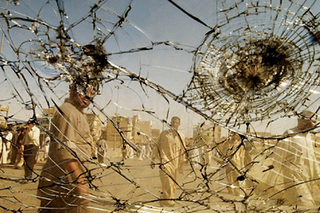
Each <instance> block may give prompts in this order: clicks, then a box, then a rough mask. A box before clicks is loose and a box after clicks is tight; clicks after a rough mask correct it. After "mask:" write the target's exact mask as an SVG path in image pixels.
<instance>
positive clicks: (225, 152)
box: [218, 132, 252, 195]
mask: <svg viewBox="0 0 320 213" xmlns="http://www.w3.org/2000/svg"><path fill="white" fill-rule="evenodd" d="M251 148H252V146H251V144H249V143H246V144H245V143H244V140H243V139H241V137H240V135H239V134H237V133H236V132H231V133H230V135H229V138H228V139H227V140H226V141H225V142H224V143H221V144H220V145H219V146H218V151H219V152H220V155H221V156H222V157H223V159H227V160H228V161H227V163H226V165H225V171H226V176H227V181H228V191H229V193H231V194H233V195H240V194H243V193H241V188H240V185H243V186H245V187H248V182H247V181H246V178H245V175H244V174H243V173H244V172H245V171H246V167H247V166H248V165H249V164H250V162H251V156H250V151H251ZM221 163H224V162H221Z"/></svg>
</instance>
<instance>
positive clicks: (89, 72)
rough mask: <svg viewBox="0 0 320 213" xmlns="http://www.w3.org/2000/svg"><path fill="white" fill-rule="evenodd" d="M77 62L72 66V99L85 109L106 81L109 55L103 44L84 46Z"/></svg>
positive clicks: (70, 69) (70, 70)
mask: <svg viewBox="0 0 320 213" xmlns="http://www.w3.org/2000/svg"><path fill="white" fill-rule="evenodd" d="M81 49H82V51H81V54H80V55H79V57H78V59H77V61H76V62H75V63H73V64H71V65H72V66H70V68H69V72H70V73H71V74H73V77H72V78H73V79H72V84H71V86H70V99H72V101H73V102H74V103H75V104H76V105H77V106H76V107H79V108H80V109H81V108H82V109H84V108H86V107H87V106H89V104H90V102H91V101H92V100H93V98H94V97H95V96H96V95H97V94H98V93H99V87H100V86H101V85H102V81H103V79H104V76H103V72H104V70H105V69H106V67H107V65H108V60H107V54H106V51H105V49H104V47H103V46H102V44H100V43H97V44H88V45H84V46H82V48H81Z"/></svg>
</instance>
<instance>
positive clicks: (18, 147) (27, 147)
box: [0, 120, 40, 182]
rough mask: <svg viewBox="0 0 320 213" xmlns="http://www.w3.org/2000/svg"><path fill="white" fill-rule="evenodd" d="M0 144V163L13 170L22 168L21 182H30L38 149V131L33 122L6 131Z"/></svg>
mask: <svg viewBox="0 0 320 213" xmlns="http://www.w3.org/2000/svg"><path fill="white" fill-rule="evenodd" d="M0 142H1V146H0V150H1V163H2V164H12V165H13V168H15V169H19V168H21V167H23V168H24V179H23V180H21V182H27V181H28V180H31V179H32V173H33V172H34V165H35V164H36V160H37V157H38V151H39V147H40V129H39V128H38V127H37V126H36V125H35V121H34V120H30V121H28V122H27V126H22V127H19V128H17V129H16V131H14V132H12V130H11V129H6V130H5V131H4V134H3V136H2V137H1V138H0Z"/></svg>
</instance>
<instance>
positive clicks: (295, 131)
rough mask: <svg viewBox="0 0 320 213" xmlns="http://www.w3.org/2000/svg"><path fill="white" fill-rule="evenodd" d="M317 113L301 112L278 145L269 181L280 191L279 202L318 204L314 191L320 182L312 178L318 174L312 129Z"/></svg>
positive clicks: (305, 205)
mask: <svg viewBox="0 0 320 213" xmlns="http://www.w3.org/2000/svg"><path fill="white" fill-rule="evenodd" d="M316 117H317V116H316V114H315V113H313V112H311V111H308V110H305V111H303V112H302V113H300V114H299V115H298V122H297V126H296V127H294V128H292V129H290V130H288V131H286V132H285V133H284V139H283V140H280V141H279V143H277V144H276V145H275V149H274V152H273V169H271V170H269V171H268V172H269V174H268V176H267V180H266V182H267V183H268V184H269V185H271V186H275V188H276V190H277V191H278V192H279V193H276V194H277V197H276V198H277V203H282V204H284V205H295V206H298V207H306V208H312V207H316V205H317V204H316V203H315V199H314V195H315V193H318V191H319V184H317V182H313V181H311V180H313V179H318V178H319V165H318V163H317V161H316V155H315V151H314V148H313V141H312V138H311V133H310V130H312V128H313V127H315V125H316V121H317V118H316ZM310 181H311V182H310ZM313 192H315V193H313ZM273 193H274V192H273Z"/></svg>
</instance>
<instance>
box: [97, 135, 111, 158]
mask: <svg viewBox="0 0 320 213" xmlns="http://www.w3.org/2000/svg"><path fill="white" fill-rule="evenodd" d="M107 150H108V144H107V141H106V140H105V139H104V138H103V136H102V135H101V136H100V139H99V140H98V141H97V151H98V154H97V155H98V162H99V163H104V157H105V155H106V154H107Z"/></svg>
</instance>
